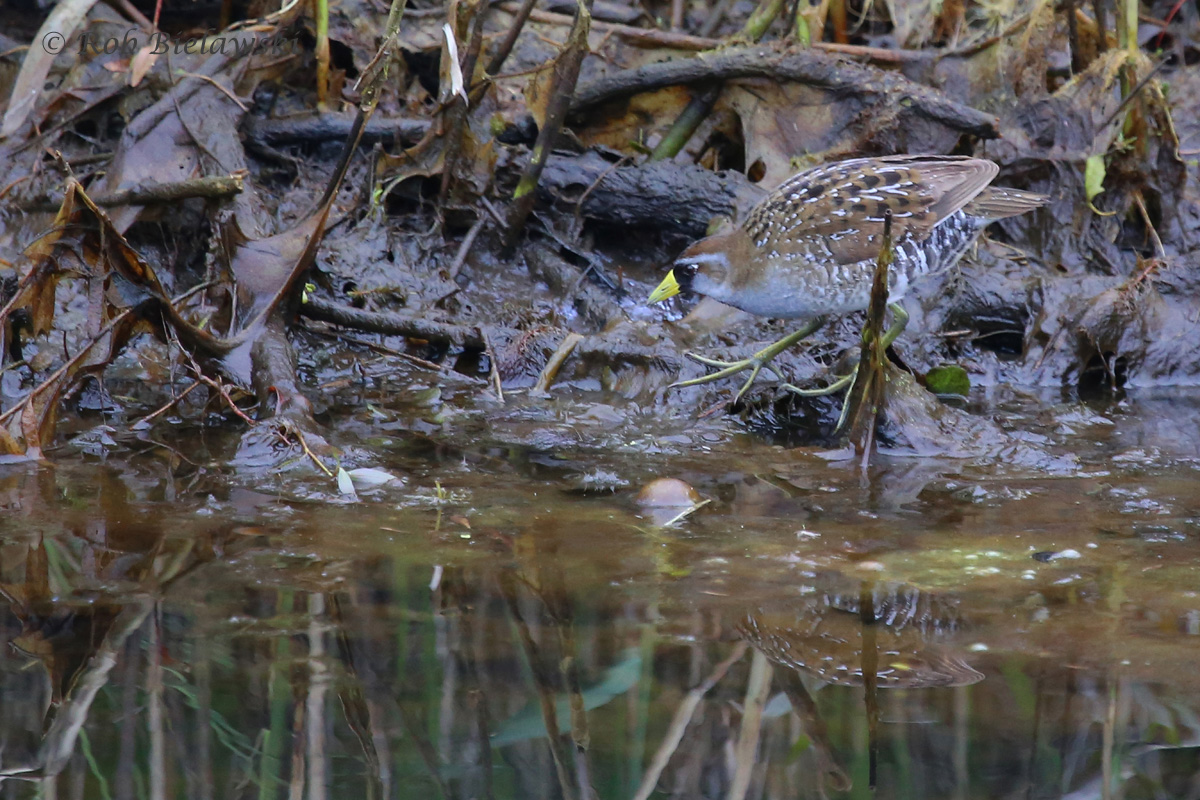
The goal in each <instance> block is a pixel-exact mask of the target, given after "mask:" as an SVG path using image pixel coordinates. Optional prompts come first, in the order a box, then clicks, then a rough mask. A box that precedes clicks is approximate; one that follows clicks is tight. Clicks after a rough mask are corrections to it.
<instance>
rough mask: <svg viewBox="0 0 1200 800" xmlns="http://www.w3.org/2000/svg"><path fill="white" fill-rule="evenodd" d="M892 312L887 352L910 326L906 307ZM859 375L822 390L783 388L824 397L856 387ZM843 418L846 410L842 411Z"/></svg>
mask: <svg viewBox="0 0 1200 800" xmlns="http://www.w3.org/2000/svg"><path fill="white" fill-rule="evenodd" d="M888 308H889V309H890V310H891V312H892V324H891V325H890V326H889V327H888V329H887V330H886V331H884V332H883V349H884V350H886V349H888V348H889V347H891V346H892V342H894V341H896V338H897V337H898V336H900V334H901V333H903V332H904V328H905V327H906V326H907V325H908V312H907V311H905V310H904V306H902V305H900V304H899V303H892V304H891V305H889V306H888ZM857 375H858V370H857V369H856V370H855V371H854V372H851V373H850V374H849V375H843V376H842V377H840V378H838V379H837V380H835V381H834V382H833V383H831V384H829V385H828V386H823V387H821V388H820V389H801V388H799V387H797V386H793V385H792V384H790V383H785V384H783V388H784V389H787V390H788V391H789V392H792V393H793V394H798V395H801V396H803V397H822V396H824V395H827V394H833V393H834V392H840V391H841V390H842V389H846V388H848V387H853V386H854V378H855V376H857ZM842 414H843V416H844V415H845V409H844V408H843V409H842ZM841 427H842V420H839V421H838V428H841Z"/></svg>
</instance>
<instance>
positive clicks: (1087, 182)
mask: <svg viewBox="0 0 1200 800" xmlns="http://www.w3.org/2000/svg"><path fill="white" fill-rule="evenodd" d="M1104 174H1105V168H1104V156H1102V155H1095V156H1088V159H1087V166H1085V167H1084V170H1083V190H1084V192H1086V193H1087V201H1088V202H1089V203H1090V202H1092V201H1093V200H1095V199H1096V195H1098V194H1100V193H1101V192H1103V191H1104Z"/></svg>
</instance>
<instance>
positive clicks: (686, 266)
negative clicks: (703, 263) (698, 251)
mask: <svg viewBox="0 0 1200 800" xmlns="http://www.w3.org/2000/svg"><path fill="white" fill-rule="evenodd" d="M696 269H697V264H696V262H694V261H692V262H685V263H683V264H679V265H678V266H676V267H675V279H676V280H681V279H683V280H690V279H692V278H694V277H696Z"/></svg>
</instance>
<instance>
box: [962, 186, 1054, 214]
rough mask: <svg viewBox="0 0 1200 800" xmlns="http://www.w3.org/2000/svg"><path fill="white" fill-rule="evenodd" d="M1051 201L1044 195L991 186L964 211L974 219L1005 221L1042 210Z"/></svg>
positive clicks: (965, 207) (973, 199)
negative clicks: (1008, 218) (1027, 212)
mask: <svg viewBox="0 0 1200 800" xmlns="http://www.w3.org/2000/svg"><path fill="white" fill-rule="evenodd" d="M1049 199H1050V198H1049V197H1047V196H1046V195H1044V194H1034V193H1033V192H1022V191H1020V190H1018V189H1002V188H1000V187H998V186H989V187H988V188H986V189H984V190H983V191H982V192H980V193H979V194H977V195H975V197H973V198H971V201H970V202H969V203H967V204H966V205H965V206H963V211H964V212H966V213H967V214H969V215H971V216H972V217H983V218H984V219H989V220H992V219H1004V218H1005V217H1015V216H1017V215H1018V214H1024V213H1025V212H1026V211H1032V210H1033V209H1035V208H1040V207H1041V206H1043V205H1045V204H1046V201H1047V200H1049Z"/></svg>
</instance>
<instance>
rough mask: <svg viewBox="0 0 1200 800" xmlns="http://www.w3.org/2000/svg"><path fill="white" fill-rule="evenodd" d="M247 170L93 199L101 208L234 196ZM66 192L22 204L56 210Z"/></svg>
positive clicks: (127, 190) (154, 185)
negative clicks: (193, 198) (44, 199)
mask: <svg viewBox="0 0 1200 800" xmlns="http://www.w3.org/2000/svg"><path fill="white" fill-rule="evenodd" d="M245 184H246V176H245V175H244V174H237V173H235V174H233V175H211V176H209V177H206V178H192V179H189V180H184V181H176V182H175V183H155V184H148V185H144V186H132V187H130V188H128V189H119V190H117V191H115V192H113V193H112V194H103V195H97V196H96V197H93V198H92V202H93V203H95V204H96V205H98V206H100V207H102V208H112V207H115V206H149V205H161V204H164V203H177V202H179V201H180V200H187V199H189V198H192V197H206V198H209V199H213V200H220V199H222V198H225V197H233V196H234V195H235V194H239V193H241V191H242V190H243V189H244V188H245ZM62 202H63V195H61V194H59V195H55V196H53V197H51V198H50V200H48V201H46V202H39V203H32V204H29V205H25V206H22V208H24V209H25V210H26V211H57V210H58V209H59V208H61V207H62Z"/></svg>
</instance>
